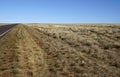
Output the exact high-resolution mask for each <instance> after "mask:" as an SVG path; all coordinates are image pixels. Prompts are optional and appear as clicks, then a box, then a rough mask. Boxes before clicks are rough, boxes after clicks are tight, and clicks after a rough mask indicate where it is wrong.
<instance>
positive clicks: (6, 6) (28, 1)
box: [0, 0, 120, 23]
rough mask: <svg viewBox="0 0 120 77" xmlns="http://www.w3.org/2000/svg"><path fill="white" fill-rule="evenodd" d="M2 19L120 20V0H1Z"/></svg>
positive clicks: (22, 20)
mask: <svg viewBox="0 0 120 77" xmlns="http://www.w3.org/2000/svg"><path fill="white" fill-rule="evenodd" d="M0 22H1V23H4V22H8V23H9V22H11V23H120V0H0Z"/></svg>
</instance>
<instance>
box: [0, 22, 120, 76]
mask: <svg viewBox="0 0 120 77" xmlns="http://www.w3.org/2000/svg"><path fill="white" fill-rule="evenodd" d="M27 25H30V26H26V25H23V24H20V25H18V26H16V27H15V28H14V29H13V30H12V31H11V32H9V33H8V34H7V35H6V36H5V37H4V38H2V39H0V53H1V54H0V77H119V76H120V52H119V51H120V25H115V24H102V25H101V24H84V25H83V24H81V25H80V24H27Z"/></svg>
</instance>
